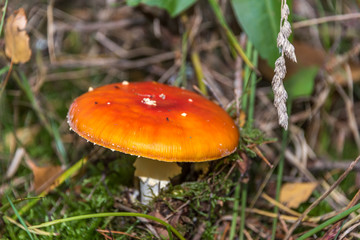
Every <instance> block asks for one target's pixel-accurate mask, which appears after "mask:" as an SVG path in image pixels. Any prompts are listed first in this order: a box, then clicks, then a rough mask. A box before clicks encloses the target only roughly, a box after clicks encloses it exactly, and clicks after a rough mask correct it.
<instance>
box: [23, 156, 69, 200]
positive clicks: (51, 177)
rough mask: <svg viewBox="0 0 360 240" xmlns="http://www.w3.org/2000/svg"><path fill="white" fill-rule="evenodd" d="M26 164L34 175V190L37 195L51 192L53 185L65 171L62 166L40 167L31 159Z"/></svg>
mask: <svg viewBox="0 0 360 240" xmlns="http://www.w3.org/2000/svg"><path fill="white" fill-rule="evenodd" d="M26 163H27V165H28V166H29V167H30V169H31V171H32V172H33V174H34V190H35V192H36V193H37V194H39V193H41V192H44V191H45V192H47V191H50V190H51V189H50V187H51V186H52V183H53V182H54V181H55V180H56V179H57V178H58V177H59V176H60V174H61V173H62V172H63V170H64V169H63V168H62V167H61V166H53V165H48V166H45V167H39V166H37V165H36V164H35V163H34V162H33V161H31V160H30V159H26Z"/></svg>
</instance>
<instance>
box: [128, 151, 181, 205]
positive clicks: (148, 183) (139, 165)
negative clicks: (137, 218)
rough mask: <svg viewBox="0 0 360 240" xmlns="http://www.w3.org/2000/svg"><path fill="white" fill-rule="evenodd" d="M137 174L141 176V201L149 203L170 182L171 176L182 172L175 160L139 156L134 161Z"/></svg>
mask: <svg viewBox="0 0 360 240" xmlns="http://www.w3.org/2000/svg"><path fill="white" fill-rule="evenodd" d="M134 166H135V168H136V170H135V176H136V177H139V178H140V196H141V203H142V204H145V205H146V204H148V203H149V202H150V201H151V200H152V198H153V197H154V196H158V195H159V193H160V191H161V189H163V188H165V187H166V186H167V185H168V184H169V183H170V178H172V177H174V176H176V175H178V174H180V173H181V168H180V167H179V166H178V165H177V164H176V163H175V162H162V161H158V160H153V159H149V158H144V157H138V158H137V159H136V161H135V163H134Z"/></svg>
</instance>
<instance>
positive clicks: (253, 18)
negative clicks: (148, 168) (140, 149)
mask: <svg viewBox="0 0 360 240" xmlns="http://www.w3.org/2000/svg"><path fill="white" fill-rule="evenodd" d="M134 2H136V1H128V3H132V4H135V3H134ZM143 2H148V3H149V4H150V5H151V4H163V5H162V6H161V5H160V6H159V7H154V6H149V5H145V4H140V5H136V6H133V5H127V3H126V2H125V1H116V0H114V1H113V0H108V1H99V0H89V1H81V0H74V1H65V0H59V1H54V0H49V1H37V0H31V1H26V2H25V1H21V0H11V1H4V0H3V1H0V6H1V7H2V9H3V11H2V12H1V13H0V16H1V18H0V21H1V26H0V76H1V80H0V239H13V240H15V239H193V240H199V239H218V240H225V239H230V240H233V239H297V238H299V239H316V238H321V239H335V238H336V239H359V238H360V228H359V226H360V215H359V210H358V209H359V208H360V204H359V198H360V192H359V187H360V172H359V170H360V163H358V161H359V153H360V131H359V125H360V54H359V52H360V36H359V32H360V20H359V18H360V15H359V12H360V11H359V10H360V3H359V1H315V0H309V1H293V3H292V4H290V1H288V4H289V5H290V6H291V7H290V17H289V21H290V22H291V26H292V31H293V32H292V34H291V37H290V38H291V41H292V43H293V45H294V47H295V53H296V58H297V63H291V62H290V60H289V59H286V63H287V74H286V78H285V80H284V82H285V88H286V89H287V91H288V95H289V98H288V101H287V103H286V104H287V105H286V106H287V111H288V113H289V124H288V130H285V129H284V128H282V127H281V126H279V123H278V115H277V114H278V113H277V109H276V108H275V107H274V104H273V102H274V94H273V90H272V84H271V81H272V79H273V76H274V70H273V66H274V63H275V60H276V58H277V57H279V56H280V55H279V50H278V48H277V46H276V36H277V32H276V31H278V30H276V31H275V32H274V31H273V32H272V34H273V35H268V34H267V33H268V31H270V30H269V29H267V27H266V26H267V25H265V24H270V23H269V22H267V23H266V22H265V23H264V25H256V24H257V20H261V19H267V18H268V19H270V20H269V21H272V20H274V17H273V16H272V14H273V12H271V11H269V9H267V10H268V11H265V12H261V10H259V9H261V7H264V6H262V5H263V4H265V2H269V1H263V2H264V3H261V2H262V1H252V2H253V3H251V1H246V0H243V1H240V0H233V1H226V0H220V1H218V2H217V1H215V0H209V1H203V0H199V1H195V0H192V1H183V3H182V4H184V5H182V6H185V5H186V4H188V5H189V6H188V7H186V8H185V7H184V9H182V7H179V8H180V9H181V12H178V8H177V7H176V6H177V5H176V4H174V5H171V4H168V3H166V1H155V0H153V1H150V0H149V1H143ZM173 2H174V3H179V1H173ZM273 2H277V1H273ZM246 3H249V4H246ZM258 3H259V4H258ZM278 3H280V1H278ZM175 5H176V6H175ZM180 5H181V4H180ZM180 5H179V6H180ZM270 5H271V4H270ZM275 5H276V6H277V3H276V4H275ZM270 7H271V6H270ZM21 8H23V10H19V9H21ZM163 8H165V9H163ZM276 12H277V15H276V16H280V4H279V7H277V8H276ZM247 13H249V14H247ZM25 17H26V18H25ZM265 21H267V20H265ZM275 21H276V24H275V25H276V26H277V29H279V26H278V25H280V18H279V19H275ZM271 23H273V22H271ZM123 81H128V82H130V83H132V82H140V81H156V82H160V83H165V84H168V85H175V86H179V87H183V88H186V89H188V90H190V91H193V92H196V93H198V94H200V95H203V96H204V97H206V98H208V99H210V100H211V101H213V102H216V103H217V104H218V105H220V106H221V107H222V108H223V109H225V110H226V111H227V112H228V113H229V115H230V116H231V117H232V118H233V119H234V121H235V123H236V125H237V127H238V128H239V132H240V139H239V147H238V149H237V151H236V152H235V153H233V154H232V155H230V156H228V157H225V158H222V159H219V160H215V161H211V162H206V163H201V164H198V163H196V164H195V163H179V164H178V165H179V166H181V167H182V172H181V174H180V175H178V176H176V177H174V178H172V179H171V184H169V185H168V187H167V188H166V189H164V190H162V191H161V193H160V195H159V196H157V197H154V199H153V201H152V202H150V203H149V204H146V205H145V204H142V203H141V202H140V201H139V187H138V185H139V180H137V179H136V178H135V177H134V171H135V168H134V166H133V163H134V161H135V156H130V155H127V154H125V153H121V152H117V151H110V150H109V149H105V148H103V147H101V146H98V145H93V144H91V143H89V142H87V141H86V140H84V139H83V138H81V137H79V136H78V135H77V134H76V133H74V132H72V131H70V130H69V125H68V122H67V117H66V116H67V113H68V110H69V106H70V105H71V103H72V102H73V101H74V99H75V98H76V97H78V96H80V95H81V94H83V93H85V92H87V91H88V89H89V88H90V87H92V88H96V87H99V86H103V85H106V84H110V83H116V82H123ZM211 140H212V139H209V141H211ZM71 217H73V218H71ZM57 220H58V221H57ZM52 221H54V222H52ZM47 222H50V224H49V225H47V226H45V225H40V224H43V223H47Z"/></svg>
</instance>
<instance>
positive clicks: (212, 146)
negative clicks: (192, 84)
mask: <svg viewBox="0 0 360 240" xmlns="http://www.w3.org/2000/svg"><path fill="white" fill-rule="evenodd" d="M67 118H68V123H69V125H70V128H71V129H72V130H74V131H75V132H76V133H77V134H79V135H80V136H81V137H83V138H85V139H86V140H88V141H90V142H93V143H95V144H98V145H100V146H103V147H106V148H109V149H111V150H116V151H120V152H124V153H127V154H131V155H137V156H139V157H140V156H141V158H138V159H137V161H136V163H135V167H136V169H137V170H136V171H137V172H136V175H137V176H140V183H144V182H147V183H150V186H149V185H146V186H145V190H147V189H148V188H151V187H157V188H159V186H160V185H166V184H167V183H168V181H169V177H172V176H173V175H174V174H177V173H179V170H177V168H178V166H177V164H176V163H175V162H202V161H210V160H215V159H219V158H222V157H225V156H227V155H229V154H231V153H233V152H234V151H235V150H236V148H237V145H238V140H239V132H238V130H237V128H236V126H235V124H234V121H233V120H232V119H231V117H230V116H229V115H228V114H227V113H226V112H225V111H224V110H223V109H222V108H221V107H219V106H218V105H216V104H215V103H213V102H211V101H209V100H207V99H206V98H204V97H202V96H200V95H198V94H195V93H193V92H191V91H188V90H184V89H181V88H178V87H172V86H168V85H164V84H160V83H156V82H137V83H128V82H122V83H115V84H109V85H105V86H103V87H99V88H96V89H93V90H91V91H89V92H87V93H85V94H83V95H81V96H80V97H78V98H77V99H75V101H74V102H73V103H72V104H71V106H70V109H69V113H68V116H67ZM151 159H152V160H151ZM154 160H159V161H163V163H161V162H159V161H154ZM153 164H154V165H155V166H154V167H152V166H151V165H153ZM170 168H171V170H170ZM150 172H155V174H158V173H160V172H161V173H162V174H168V173H169V174H170V175H165V176H161V177H158V176H156V175H155V177H154V176H152V178H149V177H151V176H149V175H148V174H150ZM156 177H158V179H159V180H162V181H165V182H159V181H156V180H155V179H154V178H156ZM141 188H142V187H140V191H141ZM150 191H152V192H153V193H154V194H155V193H156V192H157V191H159V189H157V190H156V189H150ZM145 192H146V191H145ZM150 193H151V192H150ZM141 194H142V197H141V199H142V202H143V203H147V202H148V201H149V199H151V198H149V197H148V196H147V195H149V192H146V194H144V189H143V190H142V191H141Z"/></svg>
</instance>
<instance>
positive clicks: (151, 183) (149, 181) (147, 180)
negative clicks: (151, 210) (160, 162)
mask: <svg viewBox="0 0 360 240" xmlns="http://www.w3.org/2000/svg"><path fill="white" fill-rule="evenodd" d="M139 179H140V193H141V195H140V196H141V203H142V204H148V203H149V202H150V201H151V200H152V198H153V196H158V195H159V193H160V190H161V189H163V188H165V187H166V186H167V185H168V184H169V183H170V181H169V180H158V179H154V178H151V177H139Z"/></svg>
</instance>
